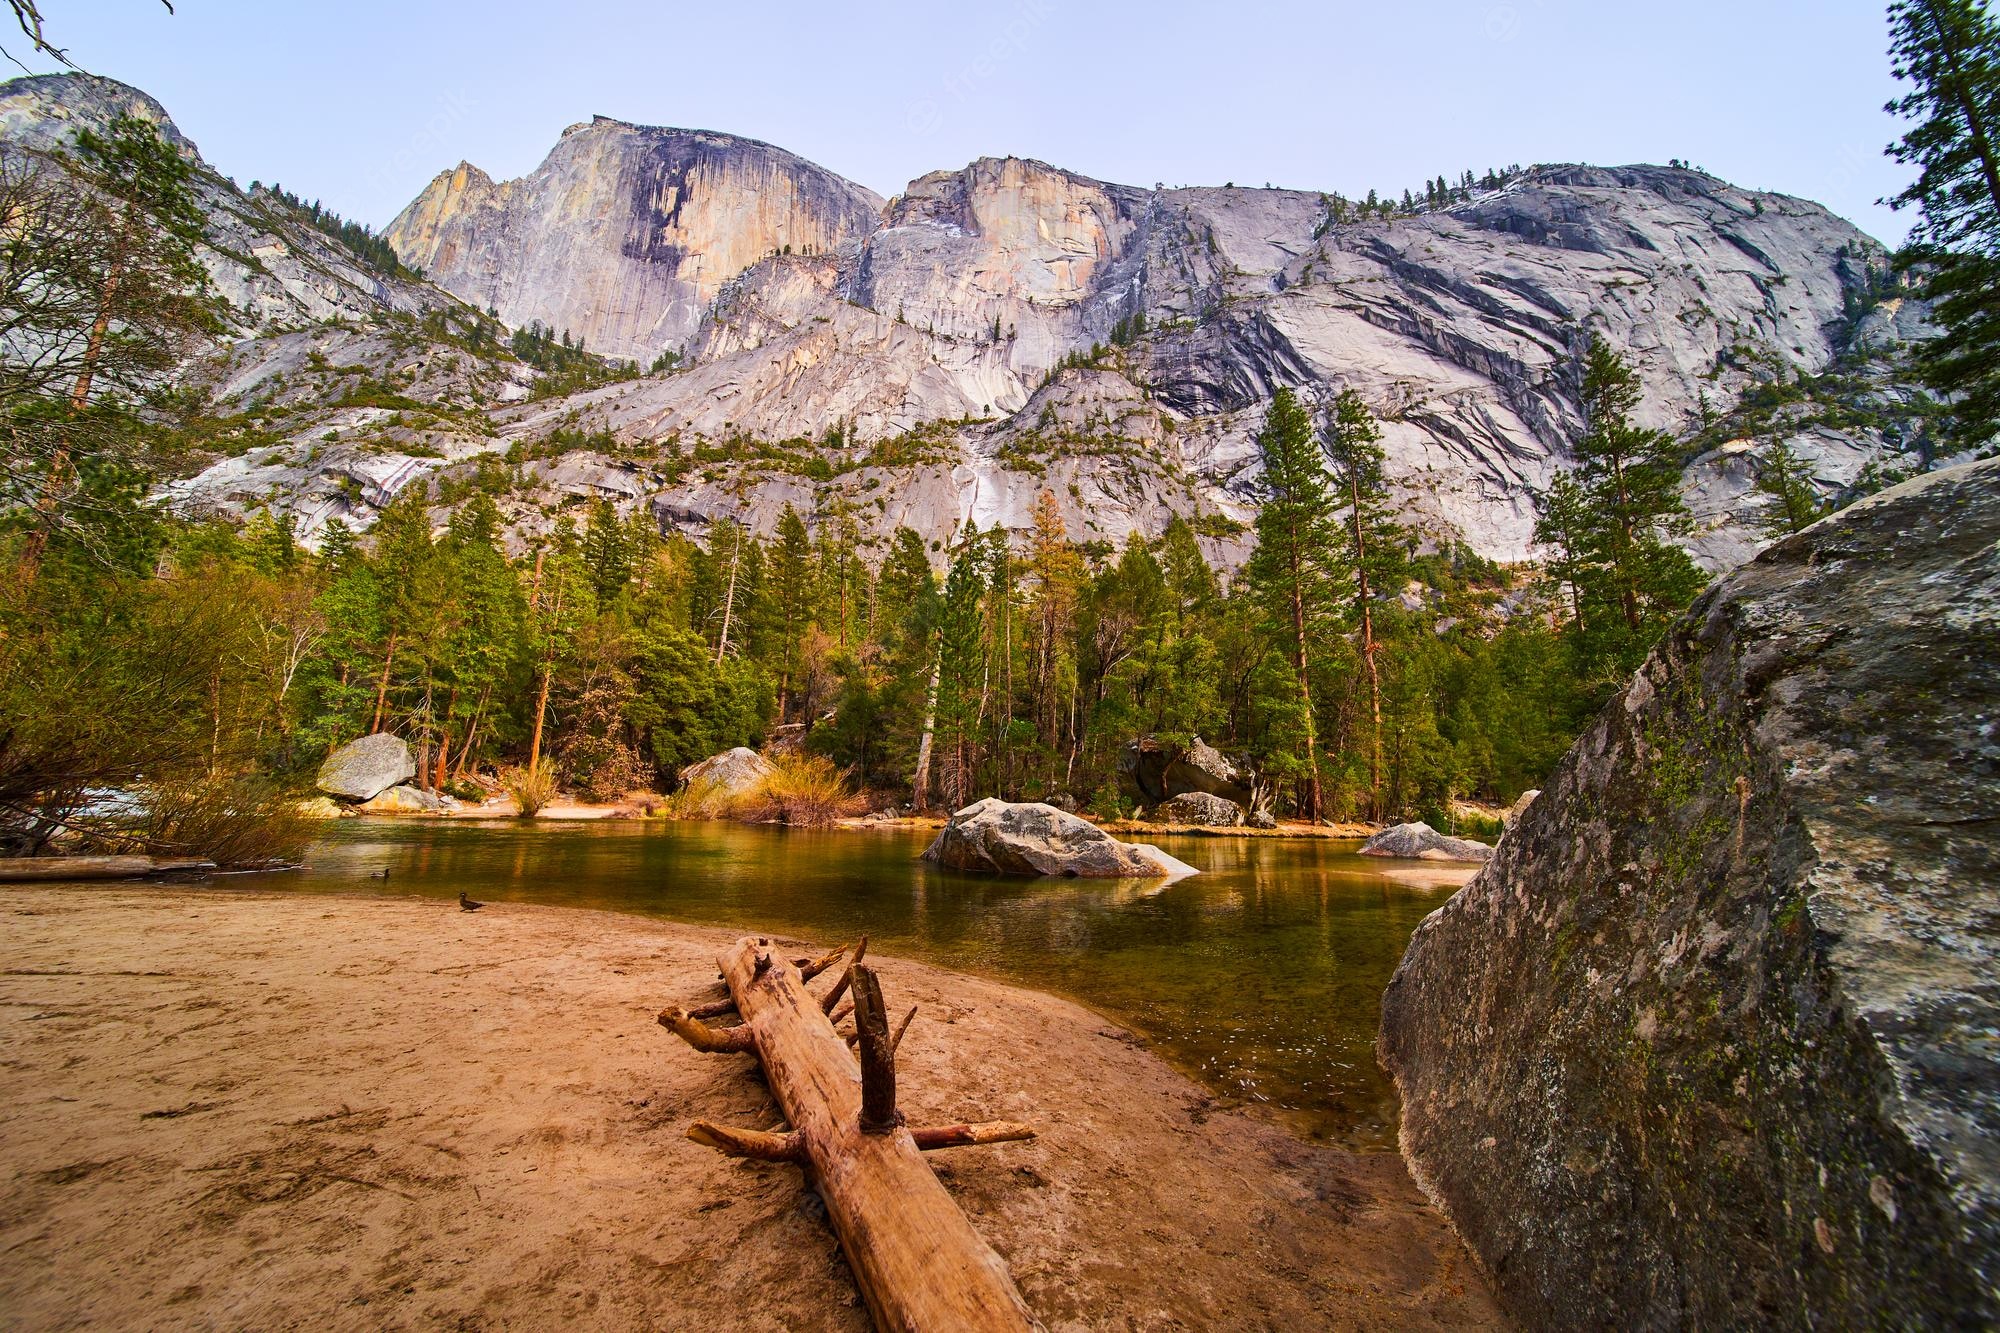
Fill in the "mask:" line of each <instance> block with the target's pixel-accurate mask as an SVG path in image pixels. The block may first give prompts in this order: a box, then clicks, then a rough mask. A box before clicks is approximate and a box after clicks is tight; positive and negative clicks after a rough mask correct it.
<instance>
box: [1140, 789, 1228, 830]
mask: <svg viewBox="0 0 2000 1333" xmlns="http://www.w3.org/2000/svg"><path fill="white" fill-rule="evenodd" d="M1153 822H1154V823H1156V824H1196V825H1200V826H1201V827H1203V828H1233V827H1235V826H1236V825H1238V824H1241V823H1242V822H1243V807H1242V806H1240V805H1238V804H1236V802H1234V801H1231V800H1227V799H1225V798H1224V797H1221V796H1211V795H1209V794H1208V793H1207V792H1205V791H1184V792H1182V793H1181V794H1180V795H1179V796H1176V797H1174V798H1172V799H1171V800H1166V801H1162V802H1160V803H1159V804H1158V805H1157V806H1155V807H1153Z"/></svg>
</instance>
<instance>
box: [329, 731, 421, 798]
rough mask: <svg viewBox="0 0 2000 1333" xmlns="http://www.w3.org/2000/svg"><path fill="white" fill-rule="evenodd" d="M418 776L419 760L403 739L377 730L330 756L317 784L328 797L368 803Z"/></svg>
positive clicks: (350, 742)
mask: <svg viewBox="0 0 2000 1333" xmlns="http://www.w3.org/2000/svg"><path fill="white" fill-rule="evenodd" d="M416 775H417V761H416V760H415V759H413V758H411V757H410V747H409V746H408V745H406V744H404V742H403V738H402V737H401V736H391V735H390V734H389V733H388V732H386V731H378V732H376V733H375V734H374V735H372V736H363V737H362V738H361V739H360V740H358V741H349V742H348V743H347V744H345V745H343V746H341V747H340V748H339V749H338V750H335V751H334V752H333V753H332V754H330V755H328V756H327V758H326V762H325V763H323V764H321V765H320V766H319V778H318V780H317V781H316V782H315V783H314V785H315V786H317V787H318V788H319V789H320V790H321V791H323V792H325V793H327V794H328V795H329V796H338V797H341V798H342V799H344V800H349V801H366V800H371V799H373V798H374V797H375V796H377V795H378V794H380V793H382V792H385V791H387V790H388V789H389V788H391V787H393V786H395V785H396V784H397V783H399V782H402V781H404V780H405V779H408V778H413V777H415V776H416Z"/></svg>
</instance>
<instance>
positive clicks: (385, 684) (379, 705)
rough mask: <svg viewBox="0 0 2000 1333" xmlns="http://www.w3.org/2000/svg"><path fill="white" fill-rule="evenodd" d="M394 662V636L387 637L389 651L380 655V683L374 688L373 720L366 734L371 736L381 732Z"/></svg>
mask: <svg viewBox="0 0 2000 1333" xmlns="http://www.w3.org/2000/svg"><path fill="white" fill-rule="evenodd" d="M395 660H396V636H395V635H394V634H393V633H392V634H390V635H389V651H388V652H386V653H384V654H383V655H382V683H381V684H380V685H378V686H376V687H375V720H374V721H373V722H370V723H369V724H368V734H369V735H371V736H373V735H374V734H375V733H376V732H378V731H380V730H382V709H383V707H384V706H385V705H387V704H388V702H389V666H390V664H391V663H393V662H394V661H395Z"/></svg>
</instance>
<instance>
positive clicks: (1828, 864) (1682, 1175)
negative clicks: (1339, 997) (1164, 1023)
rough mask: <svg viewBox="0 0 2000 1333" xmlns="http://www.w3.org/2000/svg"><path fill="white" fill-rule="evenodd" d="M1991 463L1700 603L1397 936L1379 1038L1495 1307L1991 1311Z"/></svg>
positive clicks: (1997, 1183)
mask: <svg viewBox="0 0 2000 1333" xmlns="http://www.w3.org/2000/svg"><path fill="white" fill-rule="evenodd" d="M1996 717H2000V460H1996V461H1989V462H1983V463H1975V464H1970V465H1968V466H1965V467H1960V468H1955V469H1952V470H1949V471H1946V472H1941V473H1936V474H1933V475H1931V476H1929V477H1925V478H1921V479H1919V480H1917V481H1913V482H1910V483H1907V484H1905V485H1903V486H1900V487H1897V488H1896V489H1894V490H1892V491H1889V492H1886V493H1884V494H1882V495H1880V496H1877V497H1875V498H1873V499H1871V500H1867V501H1864V502H1862V503H1861V504H1858V505H1856V506H1854V507H1853V508H1851V509H1849V510H1847V511H1845V512H1844V513H1842V514H1840V515H1838V516H1836V517H1834V518H1831V519H1828V520H1826V521H1824V522H1822V523H1820V524H1818V525H1817V526H1815V527H1813V528H1812V529H1810V530H1809V531H1807V532H1805V533H1803V534H1801V535H1799V536H1797V537H1793V538H1791V539H1789V540H1787V541H1785V542H1782V543H1780V544H1779V545H1777V546H1775V547H1773V548H1772V549H1770V550H1769V551H1767V552H1765V553H1764V554H1763V555H1762V556H1760V557H1759V558H1758V559H1757V560H1756V561H1754V562H1753V563H1752V564H1750V565H1748V566H1746V567H1744V568H1743V569H1742V570H1740V571H1738V572H1737V573H1736V574H1735V575H1733V576H1731V577H1730V578H1728V579H1727V580H1725V581H1723V582H1722V583H1720V584H1718V585H1716V586H1715V587H1713V588H1711V589H1710V590H1709V591H1708V593H1706V594H1705V595H1704V596H1703V597H1702V598H1701V599H1700V600H1699V601H1698V602H1697V603H1696V604H1695V606H1694V608H1693V610H1692V611H1690V612H1689V614H1688V615H1687V616H1686V617H1685V618H1683V620H1682V621H1681V622H1680V623H1679V624H1678V625H1677V626H1676V627H1675V628H1674V629H1673V630H1672V631H1671V632H1670V633H1669V634H1668V636H1667V637H1666V639H1665V640H1664V641H1663V642H1662V643H1661V644H1660V646H1659V647H1658V649H1657V650H1656V651H1655V653H1654V655H1653V657H1652V659H1651V660H1650V661H1649V662H1648V663H1647V664H1646V666H1645V667H1644V668H1643V669H1642V670H1641V671H1640V672H1639V674H1638V675H1637V676H1636V677H1634V679H1633V681H1632V683H1631V685H1630V687H1629V688H1628V689H1627V690H1626V692H1625V694H1624V695H1623V697H1622V698H1619V699H1618V700H1616V701H1614V702H1613V703H1612V704H1611V705H1610V706H1609V707H1607V708H1606V709H1605V711H1604V713H1603V714H1602V715H1601V716H1600V717H1599V718H1598V719H1597V721H1596V722H1595V723H1594V724H1593V725H1592V727H1591V728H1590V730H1589V731H1587V732H1586V733H1585V734H1584V736H1583V737H1582V738H1581V739H1580V740H1579V741H1578V742H1577V744H1576V745H1575V746H1574V747H1573V748H1572V749H1571V750H1570V752H1569V754H1568V756H1567V757H1566V758H1565V759H1564V760H1563V762H1562V764H1561V766H1560V768H1559V769H1558V770H1557V772H1556V774H1555V775H1554V779H1553V780H1552V781H1551V783H1550V784H1549V786H1548V787H1547V789H1545V790H1544V791H1543V793H1542V795H1541V796H1540V797H1539V798H1538V799H1537V800H1536V801H1535V802H1534V803H1533V804H1532V805H1530V806H1529V807H1528V809H1527V810H1526V812H1525V813H1524V814H1523V815H1522V818H1521V820H1520V822H1519V824H1517V825H1516V826H1515V827H1514V828H1513V829H1511V830H1510V831H1509V832H1508V834H1507V836H1506V838H1505V839H1504V840H1503V841H1502V843H1501V845H1500V849H1499V851H1498V853H1497V854H1496V856H1495V858H1494V860H1493V861H1492V862H1491V863H1490V864H1488V865H1487V866H1486V867H1485V868H1484V869H1483V870H1482V871H1481V872H1480V874H1479V877H1478V878H1477V879H1475V880H1474V881H1473V882H1472V883H1471V884H1469V885H1468V886H1467V887H1466V888H1465V889H1464V890H1463V891H1462V892H1461V893H1459V894H1458V895H1457V896H1456V897H1455V898H1454V899H1452V901H1451V902H1450V903H1449V904H1447V905H1446V906H1445V907H1444V908H1443V909H1442V910H1440V911H1439V912H1437V913H1435V914H1433V915H1432V916H1431V917H1430V918H1429V919H1428V920H1427V921H1426V922H1425V923H1424V924H1423V925H1422V926H1421V927H1420V928H1419V929H1418V931H1417V933H1416V935H1415V937H1414V938H1413V940H1412V941H1411V944H1410V948H1409V952H1408V954H1407V955H1406V956H1405V958H1404V959H1403V963H1402V966H1401V967H1400V968H1399V969H1398V971H1397V974H1396V977H1395V980H1394V982H1393V983H1392V984H1391V986H1390V988H1389V992H1388V995H1387V997H1386V999H1385V1004H1384V1011H1383V1019H1382V1037H1381V1055H1382V1060H1383V1063H1384V1065H1385V1066H1386V1067H1387V1068H1388V1069H1389V1071H1390V1072H1391V1073H1392V1074H1393V1075H1394V1076H1395V1078H1396V1081H1397V1083H1398V1085H1399V1086H1400V1088H1401V1090H1402V1093H1403V1105H1404V1111H1403V1124H1402V1134H1403V1144H1404V1148H1405V1151H1406V1152H1407V1153H1408V1155H1409V1158H1410V1162H1411V1165H1412V1168H1413V1170H1414V1173H1415V1174H1416V1175H1417V1177H1418V1179H1419V1181H1420V1183H1422V1184H1424V1185H1425V1187H1426V1189H1427V1190H1428V1192H1430V1193H1431V1195H1432V1197H1433V1198H1434V1199H1436V1200H1437V1201H1438V1202H1439V1203H1440V1204H1441V1205H1442V1206H1443V1207H1444V1208H1445V1209H1446V1211H1447V1212H1449V1213H1450V1215H1451V1217H1452V1219H1453V1221H1454V1222H1455V1223H1456V1224H1457V1226H1458V1229H1459V1231H1460V1233H1461V1234H1462V1235H1463V1236H1464V1237H1465V1239H1466V1241H1467V1242H1468V1244H1469V1245H1470V1246H1471V1247H1472V1249H1473V1250H1474V1251H1475V1252H1476V1253H1477V1255H1478V1256H1479V1257H1480V1259H1481V1260H1482V1262H1483V1264H1484V1266H1485V1268H1486V1270H1487V1272H1488V1273H1489V1274H1491V1275H1492V1277H1493V1279H1494V1281H1495V1283H1496V1285H1497V1287H1498V1288H1499V1291H1500V1293H1501V1295H1502V1298H1503V1300H1504V1301H1505V1302H1506V1303H1507V1304H1509V1305H1510V1306H1511V1307H1512V1309H1513V1310H1514V1312H1515V1313H1516V1314H1517V1315H1519V1316H1520V1317H1521V1318H1522V1319H1523V1320H1524V1321H1525V1322H1528V1323H1531V1324H1537V1325H1542V1326H1547V1327H1594V1326H1606V1325H1631V1324H1645V1325H1649V1326H1656V1327H1676V1326H1685V1327H1696V1328H1701V1327H1709V1328H1723V1327H1743V1326H1765V1325H1778V1326H1786V1327H1824V1328H1914V1327H1947V1326H1967V1327H1970V1326H1981V1325H1990V1324H1991V1323H1992V1322H1993V1321H1994V1320H1995V1319H1996V1317H2000V1303H1997V1302H1996V1299H1995V1285H1996V1281H2000V1048H1996V1046H1995V1043H1994V1040H1993V1033H1994V1031H1995V1030H1996V1028H2000V980H1996V977H2000V855H1996V852H1995V842H1994V838H1993V834H1994V829H1995V823H1994V821H1995V800H1994V797H1995V791H1996V790H2000V745H1996V743H1995V739H1994V732H1995V721H1994V719H1995V718H1996Z"/></svg>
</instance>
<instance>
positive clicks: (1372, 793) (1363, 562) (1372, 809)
mask: <svg viewBox="0 0 2000 1333" xmlns="http://www.w3.org/2000/svg"><path fill="white" fill-rule="evenodd" d="M1347 485H1348V495H1349V498H1350V499H1351V501H1352V503H1353V506H1354V582H1355V601H1356V603H1357V605H1358V608H1359V610H1360V612H1361V663H1362V665H1363V666H1365V667H1367V668H1368V702H1369V705H1370V707H1371V708H1372V710H1373V712H1374V719H1375V730H1374V733H1373V736H1372V738H1371V742H1370V745H1369V749H1368V817H1369V818H1370V819H1380V818H1381V817H1382V674H1381V672H1380V671H1378V670H1377V669H1376V666H1375V609H1374V605H1373V604H1374V601H1375V597H1374V590H1373V589H1371V588H1370V587H1369V586H1368V541H1367V537H1366V535H1365V534H1364V532H1363V530H1362V525H1361V478H1360V476H1359V475H1358V474H1357V473H1356V472H1355V471H1354V470H1353V469H1352V468H1349V469H1348V473H1347Z"/></svg>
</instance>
